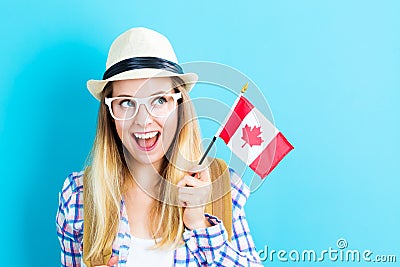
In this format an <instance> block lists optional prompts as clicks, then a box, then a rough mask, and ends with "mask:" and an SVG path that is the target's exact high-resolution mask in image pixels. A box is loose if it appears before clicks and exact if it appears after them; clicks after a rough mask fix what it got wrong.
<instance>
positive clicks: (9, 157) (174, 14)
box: [0, 0, 400, 266]
mask: <svg viewBox="0 0 400 267" xmlns="http://www.w3.org/2000/svg"><path fill="white" fill-rule="evenodd" d="M399 14H400V4H399V1H395V0H393V1H388V0H383V1H355V0H353V1H342V0H337V1H318V0H315V1H311V0H305V1H201V2H198V3H189V2H188V1H159V2H155V1H140V2H139V1H135V2H133V1H116V2H112V1H2V2H1V3H0V15H1V16H0V20H1V23H0V29H1V34H2V36H1V42H0V51H1V64H0V73H1V74H0V75H1V79H0V88H1V89H0V90H1V91H0V134H1V139H0V151H1V163H0V164H1V172H2V186H1V189H0V190H1V194H0V197H1V205H2V219H1V227H0V229H1V230H0V231H1V234H0V236H1V243H0V246H1V251H2V252H3V262H4V263H5V264H11V265H12V266H28V265H37V266H57V265H58V264H59V245H58V240H57V237H56V232H55V224H54V220H55V214H56V209H57V201H58V191H59V190H60V188H61V185H62V183H63V181H64V179H65V177H66V176H67V175H68V174H69V173H70V172H72V171H79V170H81V168H82V166H83V163H84V160H85V158H86V156H87V153H88V151H89V149H90V147H91V144H92V141H93V137H94V130H95V123H96V115H97V107H98V103H97V101H96V100H94V99H93V98H92V97H91V96H90V94H89V93H88V92H87V91H86V87H85V84H86V81H87V80H88V79H90V78H100V77H101V75H102V73H103V71H104V65H105V60H106V56H107V52H108V48H109V46H110V44H111V42H112V40H113V39H114V38H115V37H116V36H118V35H119V34H120V33H122V32H123V31H125V30H127V29H128V28H130V27H134V26H145V27H149V28H152V29H155V30H157V31H159V32H161V33H163V34H165V35H166V36H168V38H169V39H170V40H171V42H172V43H173V45H174V48H175V51H176V53H177V54H178V58H179V60H180V61H181V62H188V61H197V60H201V61H215V62H220V63H223V64H227V65H230V66H232V67H234V68H237V69H239V70H241V71H242V72H243V73H245V74H246V75H248V76H249V77H250V78H251V79H252V80H253V81H254V82H255V83H256V84H257V85H258V86H259V87H260V88H261V90H262V91H263V93H264V94H265V96H266V98H267V99H268V102H269V104H270V107H271V109H272V112H273V114H274V118H275V123H276V125H277V127H278V128H279V129H280V130H281V131H282V132H283V133H284V134H285V136H286V137H287V138H288V139H289V140H290V141H291V142H292V144H293V145H294V146H295V150H293V151H292V152H290V153H289V155H288V156H287V157H286V158H285V159H284V160H283V161H282V163H281V164H280V165H279V166H278V167H277V168H276V169H275V170H274V171H273V172H272V173H271V175H269V176H268V178H267V180H266V182H265V183H264V184H263V185H262V186H261V187H260V188H259V190H257V191H256V192H254V193H253V194H252V195H251V197H250V199H249V201H248V204H247V206H246V207H247V209H246V212H247V216H248V221H249V223H250V227H251V231H252V234H253V237H254V239H255V242H256V245H257V248H258V249H264V247H265V246H266V245H267V246H268V248H269V249H270V250H271V249H274V250H279V249H284V250H286V251H290V250H292V249H297V250H299V251H302V250H304V249H314V250H316V251H318V250H323V249H328V248H329V247H332V248H334V249H336V248H337V246H336V241H337V240H338V239H339V238H341V237H342V238H345V239H346V240H347V242H348V248H349V249H359V250H364V249H370V250H372V251H373V252H374V254H373V255H376V254H383V255H389V254H392V255H393V254H394V255H396V256H397V261H400V249H399V237H400V230H399V226H400V209H399V208H398V207H399V202H400V201H399V200H400V182H399V175H398V166H399V162H400V161H399V159H400V156H399V149H400V143H399V137H400V127H399V115H400V114H399V113H400V108H399V105H398V101H399V100H400V93H399V92H400V75H399V74H400V32H399V29H400V16H399ZM239 86H241V85H239ZM194 90H195V89H194ZM227 104H229V103H227ZM275 257H276V256H275ZM264 263H265V265H273V266H283V265H284V266H287V265H290V266H302V265H303V263H298V262H290V261H289V262H288V263H280V262H279V261H277V260H276V258H274V260H273V262H271V261H270V259H267V260H266V261H265V262H264ZM315 264H317V263H315ZM323 264H324V266H325V265H327V266H329V265H332V266H349V265H351V266H353V265H360V264H362V263H357V264H351V263H347V262H336V263H331V262H330V261H328V260H325V262H324V263H323ZM307 265H308V266H311V265H313V263H309V264H307ZM386 265H391V266H392V265H393V264H387V263H386V264H374V266H386Z"/></svg>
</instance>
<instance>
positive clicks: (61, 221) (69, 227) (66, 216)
mask: <svg viewBox="0 0 400 267" xmlns="http://www.w3.org/2000/svg"><path fill="white" fill-rule="evenodd" d="M83 174H84V172H83V171H81V172H73V173H71V174H70V175H68V176H67V178H66V179H65V181H64V184H63V187H62V189H61V191H60V193H59V206H58V210H57V216H56V224H57V226H58V232H59V235H60V236H62V238H66V237H68V238H69V239H71V240H76V241H80V240H81V238H82V234H83V232H82V229H83Z"/></svg>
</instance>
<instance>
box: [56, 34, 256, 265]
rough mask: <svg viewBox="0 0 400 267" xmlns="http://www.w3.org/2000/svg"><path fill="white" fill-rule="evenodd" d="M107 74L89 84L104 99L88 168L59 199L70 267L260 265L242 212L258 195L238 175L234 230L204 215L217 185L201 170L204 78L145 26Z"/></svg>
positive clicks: (121, 41)
mask: <svg viewBox="0 0 400 267" xmlns="http://www.w3.org/2000/svg"><path fill="white" fill-rule="evenodd" d="M106 69H107V70H106V72H105V73H104V76H103V79H102V80H97V81H96V80H90V81H88V89H89V91H90V92H91V93H92V95H93V96H94V97H96V98H97V99H98V100H99V101H100V109H99V115H98V126H97V132H96V137H95V141H94V144H93V148H92V151H91V154H90V157H89V162H88V164H87V167H86V168H85V170H84V171H82V172H79V173H72V174H70V175H69V176H68V177H67V179H66V180H65V183H64V185H63V188H62V191H61V193H60V202H59V208H58V212H57V218H56V225H57V233H58V237H59V240H60V244H61V264H62V266H84V265H87V266H89V265H90V266H121V267H122V266H126V267H129V266H261V264H260V260H259V257H258V254H257V251H256V249H255V246H254V242H253V240H252V237H251V235H250V231H249V228H248V224H247V221H246V219H245V213H244V209H243V207H244V204H245V202H246V199H247V197H248V195H249V190H248V188H247V187H246V185H245V184H244V183H243V182H242V181H241V179H240V177H238V176H237V175H236V174H235V172H234V171H233V170H232V169H229V173H230V180H231V188H230V195H231V197H232V222H229V224H230V223H231V224H232V232H231V233H228V232H227V230H226V227H225V226H224V224H226V223H227V222H222V221H221V219H222V218H217V217H216V216H213V215H211V214H208V213H206V212H205V204H207V203H208V202H209V200H210V194H211V190H212V189H211V188H212V185H213V183H212V182H211V177H210V176H211V173H210V169H209V167H208V165H207V164H203V165H202V166H197V165H196V164H197V163H198V161H199V159H200V158H201V156H202V153H203V150H202V147H201V137H200V131H199V128H198V125H197V121H196V119H195V118H196V116H195V112H194V110H193V107H192V105H191V104H190V98H189V95H188V91H189V90H190V89H191V87H192V86H193V85H194V83H195V82H196V81H197V75H196V74H194V73H183V71H182V69H181V67H180V66H179V65H178V63H177V59H176V56H175V53H174V51H173V48H172V46H171V45H170V43H169V41H168V39H167V38H166V37H164V36H163V35H161V34H159V33H157V32H155V31H153V30H150V29H146V28H133V29H130V30H129V31H127V32H125V33H123V34H122V35H120V36H119V37H118V38H117V39H116V40H115V41H114V43H113V44H112V46H111V48H110V51H109V55H108V59H107V64H106ZM84 230H85V234H84ZM228 235H229V236H230V235H231V238H228Z"/></svg>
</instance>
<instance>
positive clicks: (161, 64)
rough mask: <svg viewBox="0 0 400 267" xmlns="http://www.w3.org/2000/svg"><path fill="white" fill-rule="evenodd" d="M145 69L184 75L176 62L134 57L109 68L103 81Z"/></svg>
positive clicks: (157, 58)
mask: <svg viewBox="0 0 400 267" xmlns="http://www.w3.org/2000/svg"><path fill="white" fill-rule="evenodd" d="M145 68H150V69H160V70H167V71H170V72H173V73H177V74H183V69H182V67H181V66H179V65H178V64H176V63H175V62H172V61H169V60H166V59H163V58H159V57H132V58H127V59H124V60H122V61H120V62H117V63H115V64H114V65H112V66H111V67H109V68H108V69H107V70H106V71H105V72H104V75H103V80H107V79H109V78H111V77H112V76H115V75H117V74H120V73H122V72H125V71H129V70H136V69H145Z"/></svg>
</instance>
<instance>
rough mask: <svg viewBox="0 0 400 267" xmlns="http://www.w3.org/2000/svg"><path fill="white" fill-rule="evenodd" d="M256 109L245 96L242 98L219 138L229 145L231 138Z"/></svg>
mask: <svg viewBox="0 0 400 267" xmlns="http://www.w3.org/2000/svg"><path fill="white" fill-rule="evenodd" d="M253 108H254V106H253V105H252V104H251V103H250V102H249V101H248V100H247V99H246V98H244V97H243V96H241V97H240V99H239V101H238V103H237V104H236V106H235V108H234V109H233V111H232V113H231V115H230V116H229V119H228V121H227V122H226V123H225V126H224V128H223V129H222V131H221V133H220V134H219V137H220V138H222V139H223V140H224V142H225V143H226V144H228V143H229V140H231V137H232V136H233V134H234V133H235V132H236V130H237V129H238V128H239V126H240V124H241V123H242V120H243V119H244V118H245V117H246V116H247V114H249V112H250V111H251V110H252V109H253Z"/></svg>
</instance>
